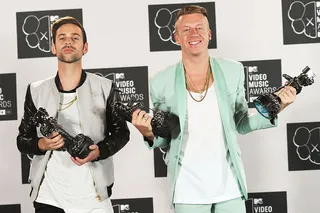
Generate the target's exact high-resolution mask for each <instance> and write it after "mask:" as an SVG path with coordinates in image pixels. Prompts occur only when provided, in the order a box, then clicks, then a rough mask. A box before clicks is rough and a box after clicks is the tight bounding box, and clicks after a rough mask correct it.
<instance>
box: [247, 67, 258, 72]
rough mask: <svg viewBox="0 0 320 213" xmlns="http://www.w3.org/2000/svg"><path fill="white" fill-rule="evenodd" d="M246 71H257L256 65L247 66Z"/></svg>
mask: <svg viewBox="0 0 320 213" xmlns="http://www.w3.org/2000/svg"><path fill="white" fill-rule="evenodd" d="M248 71H249V72H258V67H257V66H249V67H248Z"/></svg>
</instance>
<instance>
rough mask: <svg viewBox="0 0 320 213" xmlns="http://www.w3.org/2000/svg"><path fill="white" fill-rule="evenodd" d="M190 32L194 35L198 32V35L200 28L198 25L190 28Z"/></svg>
mask: <svg viewBox="0 0 320 213" xmlns="http://www.w3.org/2000/svg"><path fill="white" fill-rule="evenodd" d="M190 34H191V35H194V34H197V35H198V34H199V33H198V29H197V28H196V27H195V28H191V29H190Z"/></svg>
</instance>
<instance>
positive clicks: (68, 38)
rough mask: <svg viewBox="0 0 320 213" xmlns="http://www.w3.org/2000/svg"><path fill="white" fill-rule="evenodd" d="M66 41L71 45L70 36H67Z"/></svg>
mask: <svg viewBox="0 0 320 213" xmlns="http://www.w3.org/2000/svg"><path fill="white" fill-rule="evenodd" d="M65 42H66V45H71V43H72V39H71V38H70V37H67V38H66V40H65Z"/></svg>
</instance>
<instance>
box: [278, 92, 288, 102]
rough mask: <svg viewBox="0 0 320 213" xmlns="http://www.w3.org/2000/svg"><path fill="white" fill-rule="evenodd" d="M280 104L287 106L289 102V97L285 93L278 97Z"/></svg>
mask: <svg viewBox="0 0 320 213" xmlns="http://www.w3.org/2000/svg"><path fill="white" fill-rule="evenodd" d="M279 97H280V99H281V102H282V103H284V104H287V103H288V102H289V96H288V95H287V94H286V93H282V94H280V95H279Z"/></svg>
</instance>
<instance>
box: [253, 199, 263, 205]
mask: <svg viewBox="0 0 320 213" xmlns="http://www.w3.org/2000/svg"><path fill="white" fill-rule="evenodd" d="M253 204H254V205H257V204H263V200H262V198H254V199H253Z"/></svg>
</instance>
